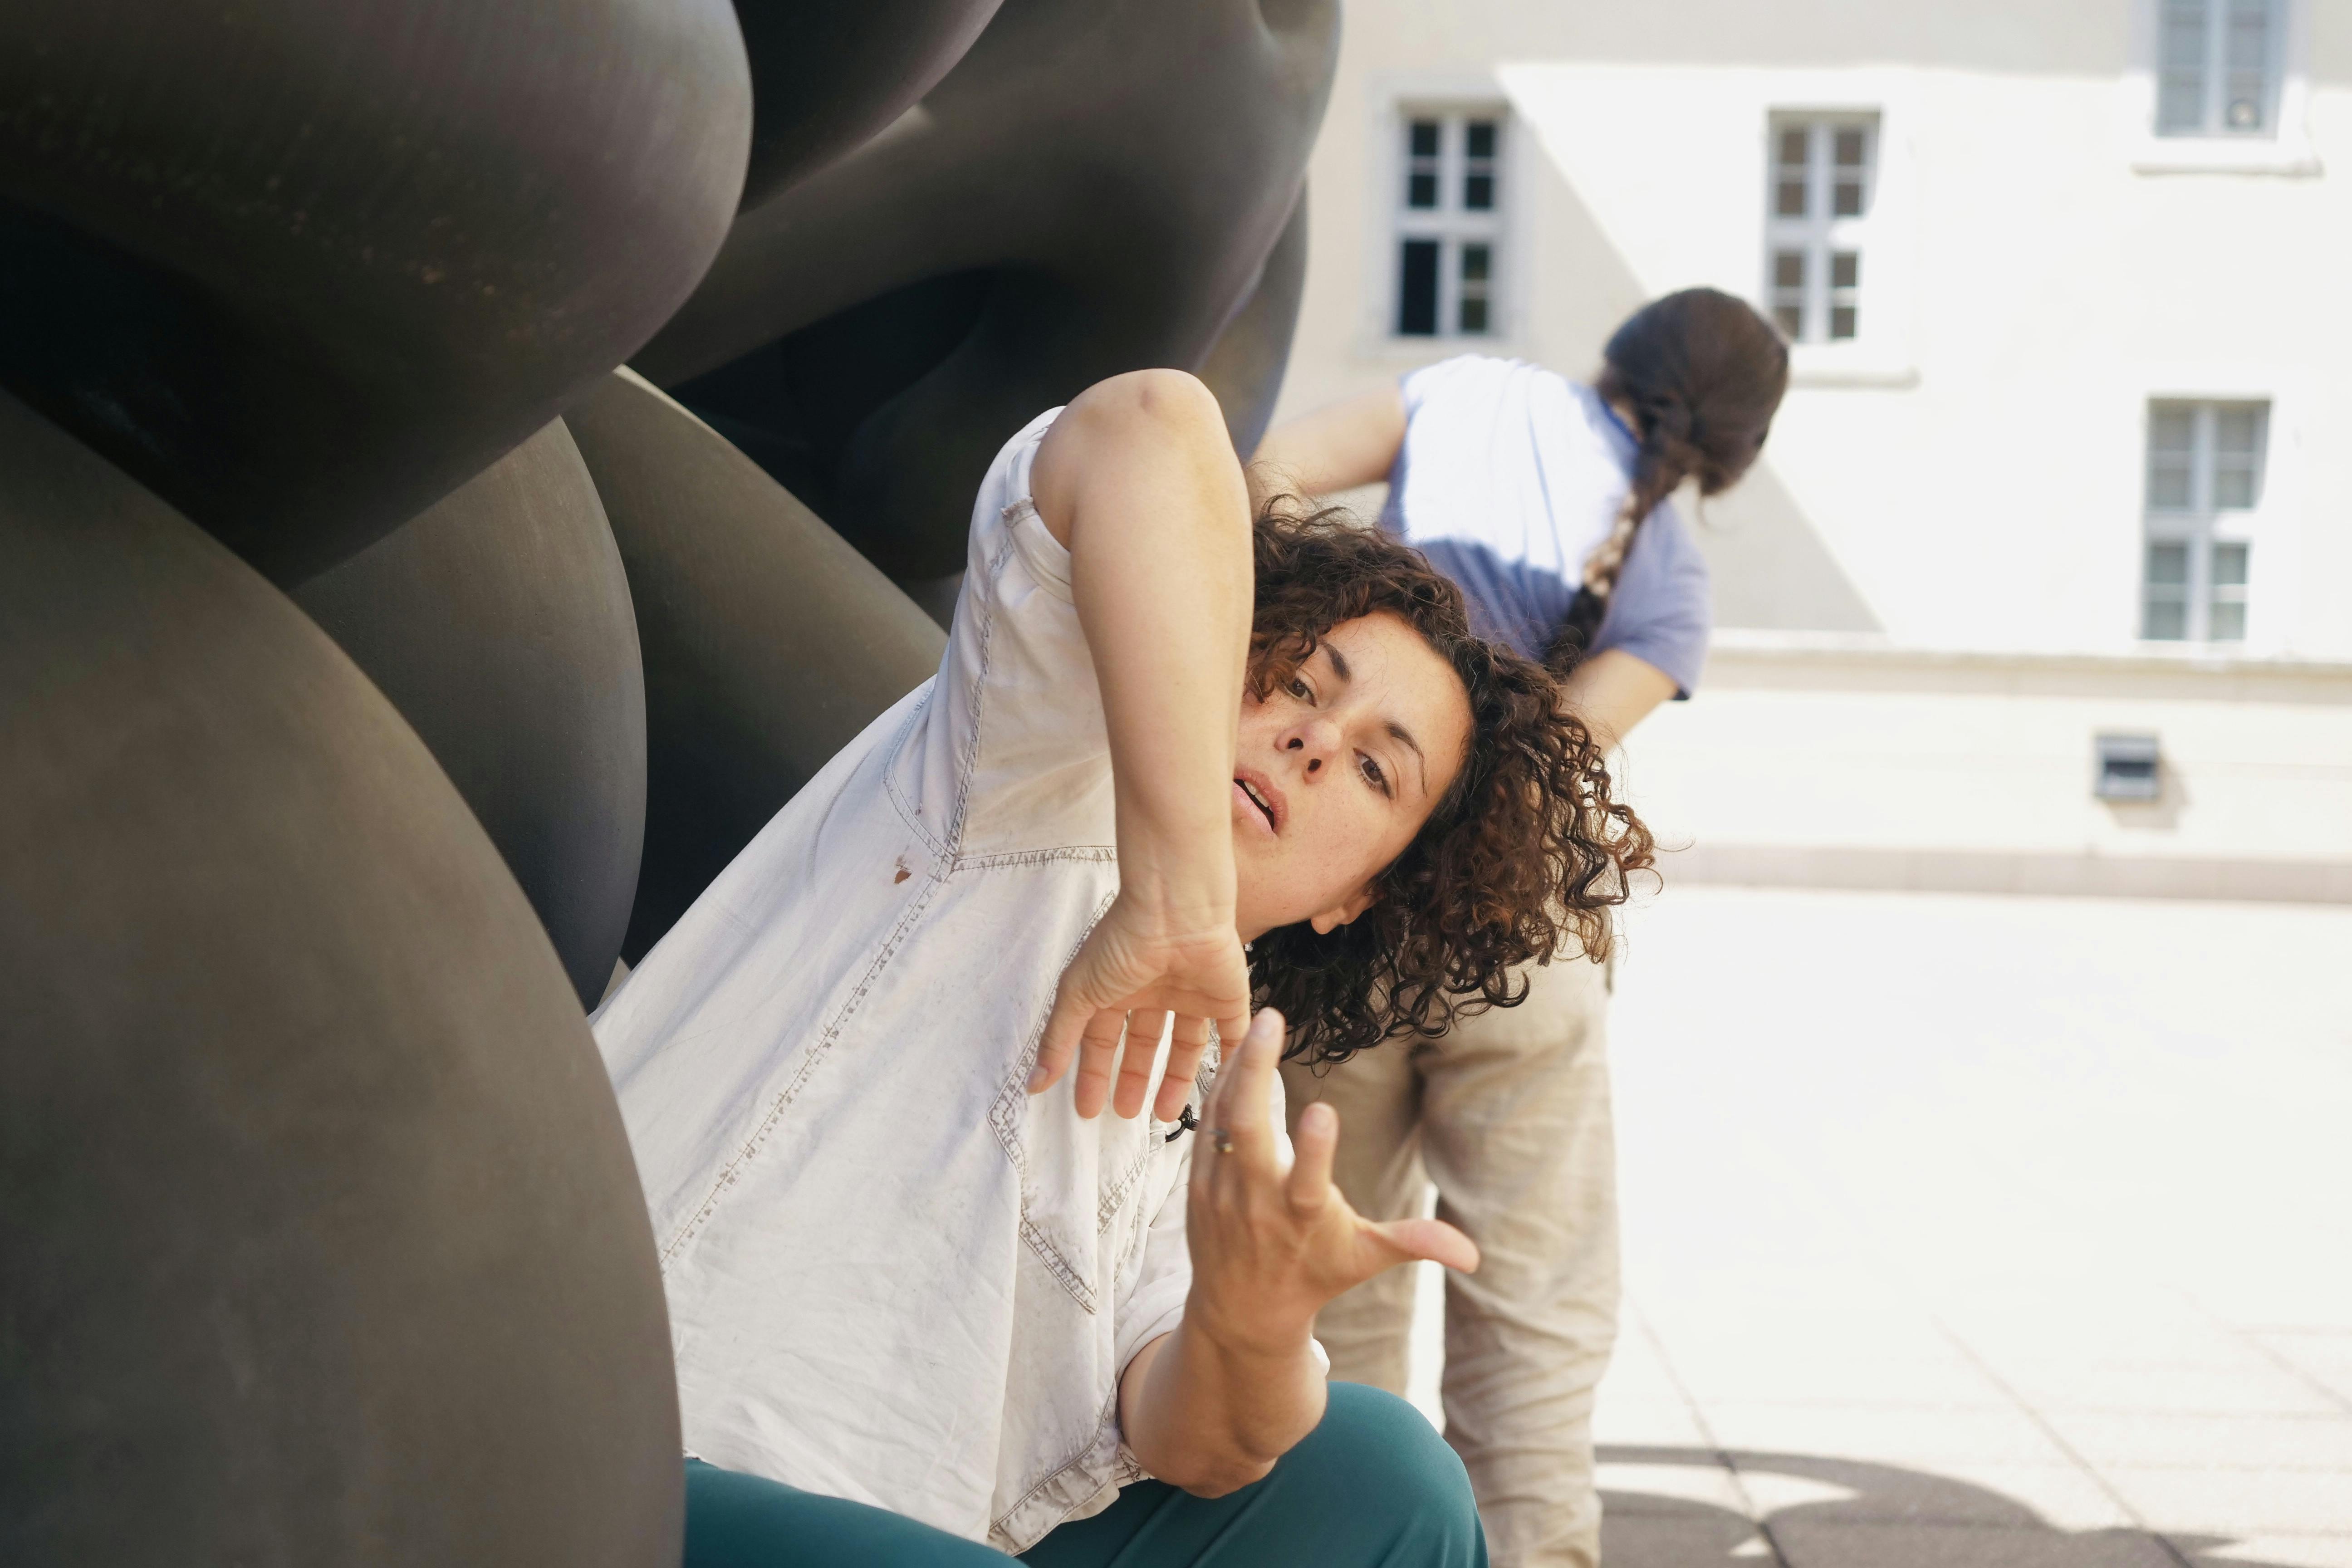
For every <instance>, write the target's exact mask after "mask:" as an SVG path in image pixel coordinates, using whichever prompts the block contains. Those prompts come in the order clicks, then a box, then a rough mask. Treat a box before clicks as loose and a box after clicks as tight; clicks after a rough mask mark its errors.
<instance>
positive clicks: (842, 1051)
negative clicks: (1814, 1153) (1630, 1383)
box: [595, 372, 1648, 1568]
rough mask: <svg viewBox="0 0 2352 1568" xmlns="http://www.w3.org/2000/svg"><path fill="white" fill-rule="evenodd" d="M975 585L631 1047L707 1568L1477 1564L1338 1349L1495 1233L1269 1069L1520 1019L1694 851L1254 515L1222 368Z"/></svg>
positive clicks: (712, 912)
mask: <svg viewBox="0 0 2352 1568" xmlns="http://www.w3.org/2000/svg"><path fill="white" fill-rule="evenodd" d="M969 559H970V566H969V571H968V573H967V575H966V578H965V583H964V587H963V591H962V596H961V600H960V601H959V603H958V605H957V608H956V614H955V619H954V625H953V627H952V629H951V631H950V637H949V643H948V649H947V653H946V655H945V657H944V658H942V660H941V663H940V671H939V673H938V675H937V676H935V677H934V678H933V679H931V680H930V681H929V682H928V683H926V684H925V685H924V686H923V687H921V688H919V689H917V690H916V691H914V692H912V693H910V694H909V695H908V697H907V698H906V699H905V700H902V701H901V702H900V703H898V706H897V707H896V708H894V709H893V710H891V711H889V712H887V713H886V714H885V715H883V716H882V717H881V718H880V719H878V720H877V721H875V723H874V724H873V725H872V726H870V727H869V728H868V729H867V730H866V732H865V733H864V734H863V735H862V736H860V737H859V738H858V739H857V740H856V742H852V743H851V744H850V746H849V747H848V748H847V749H846V750H845V751H844V752H842V753H841V754H840V755H839V756H837V757H835V759H834V760H833V762H832V763H829V764H828V765H827V766H826V768H825V769H824V771H823V772H822V773H819V774H818V776H817V777H816V778H814V780H812V781H811V782H810V784H808V786H807V787H806V788H805V789H804V790H803V791H802V793H801V794H800V795H798V796H797V797H796V798H794V799H793V802H792V803H791V804H790V805H788V806H786V807H785V809H784V810H783V811H782V813H780V814H779V815H778V816H777V817H776V818H775V820H774V821H773V822H772V823H771V824H770V825H769V826H768V827H767V828H765V829H764V830H763V831H762V832H761V835H760V836H759V837H758V838H756V839H755V840H754V841H753V842H752V843H751V845H750V846H749V847H747V848H746V849H745V850H744V851H743V853H742V854H741V855H740V857H739V858H737V859H736V861H735V862H734V863H733V864H732V865H731V866H730V867H729V868H728V869H727V870H726V871H725V872H724V873H723V874H722V875H721V876H720V877H719V879H718V880H717V881H716V882H714V883H713V884H712V886H711V887H710V889H709V890H708V891H707V892H706V893H705V894H704V895H703V897H702V898H701V899H700V900H698V902H697V903H696V904H695V906H694V908H693V909H692V910H689V911H688V914H687V915H686V917H685V918H684V919H683V920H681V921H679V922H678V924H677V927H676V928H675V929H674V930H673V931H671V932H670V933H669V934H668V935H667V936H666V937H665V938H664V939H663V940H662V942H661V943H660V944H659V945H658V946H656V948H655V950H654V951H653V952H651V953H649V954H648V955H647V956H646V961H645V963H643V964H642V965H640V966H639V967H638V969H637V970H636V971H635V973H634V974H632V975H631V976H630V978H629V979H628V981H627V982H626V983H625V984H624V985H623V986H622V988H621V989H620V990H619V991H618V992H617V993H615V994H614V996H613V998H612V999H611V1000H610V1001H609V1002H608V1003H607V1004H606V1005H605V1006H604V1008H603V1009H602V1010H601V1011H600V1013H599V1015H598V1016H597V1018H596V1020H595V1031H596V1036H597V1039H598V1041H599V1044H600V1046H601V1047H602V1048H603V1050H604V1057H605V1061H606V1065H607V1067H608V1068H609V1069H610V1071H611V1073H612V1075H613V1078H614V1084H615V1086H616V1087H617V1089H618V1090H619V1094H620V1100H621V1106H622V1110H623V1112H624V1114H625V1117H626V1119H627V1121H628V1125H629V1129H630V1134H631V1138H632V1141H633V1143H634V1146H635V1151H636V1154H637V1159H638V1163H639V1168H640V1173H641V1175H642V1177H643V1180H644V1183H645V1186H646V1195H647V1199H648V1203H649V1205H650V1207H651V1210H652V1214H653V1219H654V1225H655V1230H656V1237H657V1239H658V1241H659V1243H660V1247H661V1257H662V1266H663V1273H664V1279H665V1283H666V1286H667V1292H668V1298H669V1305H670V1315H671V1333H672V1339H673V1342H674V1346H675V1349H676V1352H677V1366H678V1384H679V1395H680V1406H681V1411H682V1415H683V1425H684V1437H685V1443H686V1447H687V1448H688V1453H689V1456H690V1458H689V1459H688V1484H687V1486H688V1489H687V1496H688V1507H687V1527H686V1528H687V1549H686V1561H687V1563H688V1564H690V1565H694V1568H734V1565H737V1564H742V1565H746V1568H748V1565H750V1564H753V1563H761V1564H765V1563H778V1562H792V1563H834V1562H843V1563H850V1562H855V1563H860V1564H877V1563H926V1564H928V1563H961V1562H966V1561H971V1562H974V1563H979V1562H985V1561H991V1560H998V1559H994V1558H993V1556H992V1554H987V1552H986V1547H984V1546H981V1545H977V1544H974V1543H977V1542H985V1543H987V1545H988V1546H992V1547H994V1548H996V1549H997V1550H998V1551H1001V1552H1017V1553H1021V1554H1023V1556H1024V1558H1025V1560H1027V1561H1029V1562H1031V1563H1039V1564H1050V1565H1052V1568H1081V1565H1087V1564H1108V1563H1111V1562H1112V1561H1113V1560H1114V1559H1116V1560H1117V1561H1118V1563H1122V1564H1128V1565H1131V1568H1158V1565H1161V1564H1169V1565H1173V1564H1194V1565H1199V1568H1217V1565H1222V1568H1244V1565H1247V1564H1255V1563H1304V1562H1313V1563H1318V1564H1328V1565H1330V1568H1349V1565H1350V1564H1363V1565H1365V1568H1370V1564H1372V1563H1395V1564H1408V1563H1410V1564H1425V1565H1428V1568H1469V1565H1472V1564H1480V1563H1484V1562H1485V1547H1484V1544H1483V1540H1482V1537H1481V1535H1480V1532H1479V1527H1478V1522H1477V1518H1476V1512H1475V1503H1474V1501H1473V1500H1472V1498H1471V1494H1470V1491H1469V1487H1468V1484H1467V1481H1466V1479H1465V1477H1464V1474H1463V1471H1462V1468H1461V1466H1460V1463H1459V1461H1458V1460H1456V1459H1454V1457H1453V1455H1452V1454H1451V1452H1450V1451H1448V1450H1447V1449H1446V1448H1445V1447H1444V1445H1443V1444H1442V1443H1440V1442H1439V1441H1438V1440H1437V1439H1436V1437H1435V1436H1434V1435H1433V1434H1432V1433H1431V1432H1430V1430H1429V1428H1428V1426H1427V1425H1426V1424H1425V1423H1423V1421H1422V1420H1421V1419H1420V1417H1419V1416H1418V1415H1415V1414H1414V1413H1413V1412H1412V1410H1411V1408H1410V1407H1409V1406H1407V1405H1403V1404H1402V1402H1400V1401H1397V1400H1395V1399H1394V1398H1392V1397H1391V1396H1389V1395H1386V1394H1380V1393H1377V1392H1376V1391H1372V1390H1363V1389H1339V1388H1328V1389H1327V1385H1326V1383H1325V1380H1324V1376H1323V1373H1324V1369H1325V1366H1326V1364H1327V1363H1326V1361H1325V1359H1324V1358H1323V1356H1322V1354H1321V1352H1320V1351H1319V1349H1318V1347H1317V1346H1316V1344H1315V1342H1314V1341H1313V1338H1312V1336H1311V1332H1310V1329H1311V1325H1312V1323H1313V1321H1314V1317H1315V1313H1316V1312H1317V1310H1318V1309H1319V1308H1321V1307H1322V1306H1323V1305H1324V1304H1325V1303H1326V1302H1327V1301H1328V1300H1330V1299H1331V1298H1332V1297H1333V1296H1335V1295H1337V1294H1339V1292H1340V1291H1342V1290H1344V1289H1348V1288H1349V1286H1352V1285H1354V1284H1356V1283H1358V1282H1359V1281H1360V1280H1363V1279H1368V1278H1370V1277H1371V1276H1372V1275H1374V1274H1376V1273H1378V1272H1379V1271H1381V1270H1382V1269H1384V1268H1390V1267H1391V1266H1392V1265H1394V1264H1396V1263H1399V1262H1402V1261H1406V1260H1409V1259H1414V1258H1433V1259H1435V1260H1437V1261H1440V1262H1443V1263H1445V1264H1447V1265H1449V1266H1452V1267H1454V1268H1475V1266H1476V1261H1477V1258H1476V1252H1475V1248H1474V1247H1471V1246H1470V1245H1469V1243H1468V1242H1467V1241H1466V1240H1465V1238H1464V1237H1462V1235H1461V1234H1460V1233H1459V1232H1458V1231H1456V1230H1454V1228H1453V1227H1451V1226H1446V1225H1444V1224H1441V1223H1439V1222H1436V1221H1433V1220H1423V1219H1413V1218H1404V1219H1399V1220H1394V1221H1390V1222H1384V1223H1373V1222H1370V1221H1368V1220H1365V1219H1363V1218H1361V1217H1360V1216H1359V1215H1356V1214H1355V1213H1354V1212H1353V1211H1352V1210H1351V1209H1349V1206H1348V1205H1347V1204H1346V1202H1345V1201H1344V1200H1342V1199H1340V1198H1339V1196H1338V1195H1337V1194H1335V1193H1334V1191H1333V1190H1332V1187H1331V1182H1330V1170H1331V1162H1332V1155H1333V1150H1334V1147H1335V1145H1336V1142H1337V1139H1338V1132H1339V1129H1338V1123H1337V1119H1336V1118H1335V1117H1333V1116H1331V1115H1330V1114H1328V1112H1327V1113H1324V1114H1321V1115H1318V1116H1313V1117H1309V1118H1308V1119H1307V1120H1306V1121H1304V1122H1302V1123H1301V1125H1300V1126H1299V1128H1298V1130H1297V1134H1296V1143H1295V1152H1294V1145H1293V1142H1292V1140H1291V1139H1290V1138H1288V1137H1286V1136H1285V1133H1284V1121H1283V1112H1282V1110H1281V1106H1280V1090H1279V1088H1278V1079H1277V1078H1276V1070H1275V1068H1276V1059H1277V1058H1279V1057H1280V1056H1281V1054H1282V1053H1283V1051H1284V1049H1285V1047H1286V1045H1288V1046H1289V1047H1291V1048H1294V1049H1298V1050H1304V1051H1307V1052H1308V1053H1310V1054H1315V1055H1318V1056H1323V1057H1339V1056H1344V1055H1346V1054H1348V1053H1349V1052H1350V1051H1352V1050H1355V1049H1358V1048H1360V1047H1364V1046H1368V1045H1371V1044H1374V1043H1376V1042H1378V1041H1380V1040H1382V1039H1387V1038H1410V1037H1424V1036H1427V1035H1430V1034H1433V1033H1435V1032H1439V1031H1442V1030H1443V1029H1444V1027H1445V1026H1446V1024H1447V1022H1448V1020H1449V1019H1450V1017H1451V1016H1453V1015H1454V1013H1455V1012H1456V1011H1458V1010H1460V1009H1462V1008H1464V1007H1465V1006H1476V1005H1486V1004H1487V1003H1490V1002H1496V1001H1508V1000H1510V996H1509V992H1508V987H1509V982H1508V979H1507V976H1508V973H1509V972H1510V970H1511V969H1512V968H1513V966H1515V965H1517V964H1522V963H1528V962H1529V961H1531V960H1536V959H1540V958H1542V957H1543V956H1545V955H1547V954H1549V953H1550V952H1553V951H1554V950H1555V949H1556V948H1558V947H1559V946H1561V945H1562V944H1563V943H1571V944H1572V943H1576V942H1583V941H1586V940H1589V939H1591V938H1592V937H1595V936H1597V935H1598V933H1599V932H1600V931H1601V930H1602V929H1603V928H1602V927H1601V924H1600V921H1601V910H1602V907H1603V906H1604V905H1606V904H1607V903H1609V902H1611V901H1612V900H1615V899H1616V898H1618V897H1619V896H1620V894H1619V891H1618V889H1619V888H1620V887H1621V885H1622V880H1623V877H1624V874H1625V871H1626V870H1627V869H1628V868H1632V867H1634V866H1638V865H1640V864H1642V863H1643V862H1644V860H1645V859H1646V857H1647V853H1648V839H1647V836H1646V835H1645V834H1644V833H1643V830H1642V829H1641V826H1640V825H1639V824H1638V823H1636V822H1635V821H1634V820H1633V818H1632V816H1630V815H1629V814H1628V813H1627V812H1626V811H1625V810H1624V808H1623V807H1622V805H1617V804H1616V803H1615V802H1614V801H1612V798H1611V796H1610V793H1609V781H1608V777H1607V774H1606V773H1604V772H1603V770H1602V767H1601V758H1600V753H1599V751H1598V748H1597V747H1596V746H1595V744H1594V742H1593V741H1592V738H1591V736H1590V735H1589V734H1587V733H1586V732H1585V731H1584V730H1583V728H1582V727H1581V726H1580V724H1578V723H1577V722H1576V721H1573V720H1571V719H1568V718H1565V717H1563V716H1561V715H1560V714H1559V711H1558V709H1557V706H1556V702H1555V699H1554V695H1553V690H1552V682H1551V679H1550V678H1549V676H1548V675H1547V674H1546V673H1545V672H1544V671H1543V669H1542V668H1540V667H1539V666H1538V665H1536V664H1534V663H1533V662H1531V661H1529V660H1527V659H1524V658H1519V657H1517V656H1516V655H1513V654H1511V653H1509V652H1507V651H1506V650H1500V649H1496V648H1495V647H1490V646H1488V645H1486V644H1485V643H1483V642H1481V641H1479V640H1477V639H1475V638H1474V637H1471V636H1470V635H1469V631H1468V627H1467V624H1466V622H1465V618H1464V612H1463V607H1462V603H1461V598H1460V595H1458V593H1457V592H1456V591H1455V590H1454V587H1453V586H1452V584H1449V583H1447V582H1446V581H1445V580H1444V578H1443V577H1441V576H1439V575H1437V574H1435V573H1433V572H1431V571H1430V570H1429V569H1428V568H1427V566H1426V565H1425V564H1423V563H1422V562H1421V561H1420V559H1419V558H1418V557H1417V556H1415V555H1413V554H1412V552H1410V551H1408V550H1405V549H1403V548H1402V547H1401V546H1399V545H1397V544H1395V543H1393V542H1390V541H1387V540H1383V539H1381V538H1380V537H1378V536H1377V535H1371V534H1367V533H1364V532H1361V531H1355V530H1352V529H1349V528H1348V527H1346V526H1345V525H1343V524H1341V523H1339V522H1337V521H1332V520H1330V519H1328V518H1325V519H1316V518H1306V519H1298V518H1293V517H1286V516H1284V515H1282V514H1280V513H1278V512H1276V511H1269V512H1268V513H1266V514H1265V515H1264V516H1262V517H1260V518H1259V519H1258V520H1257V521H1255V524H1253V521H1252V520H1251V517H1250V514H1249V507H1248V500H1247V492H1246V488H1245V486H1244V480H1243V478H1242V474H1241V470H1240V468H1239V465H1238V464H1237V462H1236V461H1235V459H1234V454H1233V452H1232V449H1231V447H1230V445H1229V443H1228V441H1227V437H1226V435H1225V428H1224V424H1223V416H1222V415H1221V413H1220V412H1219V410H1218V408H1217V405H1216V403H1215V401H1214V399H1213V397H1212V396H1211V395H1209V394H1208V392H1207V391H1206V389H1205V388H1203V387H1202V385H1201V384H1199V383H1198V382H1197V381H1195V380H1193V379H1192V377H1190V376H1186V375H1183V374H1179V373H1175V372H1145V373H1139V374H1133V375H1127V376H1121V377H1118V378H1116V379H1114V380H1111V381H1108V382H1105V383H1103V384H1099V385H1097V386H1096V387H1093V388H1091V389H1089V390H1088V391H1087V392H1086V393H1085V394H1083V395H1081V396H1079V397H1078V398H1077V399H1076V401H1075V402H1073V403H1072V404H1071V405H1069V407H1067V408H1066V409H1063V410H1056V411H1055V412H1054V413H1051V414H1047V415H1045V416H1040V417H1039V418H1038V419H1037V420H1036V421H1035V422H1034V423H1033V424H1032V425H1031V426H1029V427H1028V428H1027V429H1025V430H1024V431H1022V432H1021V433H1020V434H1019V435H1017V436H1015V437H1013V440H1012V441H1011V442H1009V443H1008V444H1007V445H1006V447H1004V449H1003V452H1002V453H1001V454H1000V455H999V457H998V458H997V460H996V463H995V465H994V467H993V468H992V469H991V471H990V473H989V476H988V479H987V480H986V481H985V483H984V484H983V485H982V491H981V495H980V497H979V499H978V500H977V502H976V504H975V506H974V508H973V519H972V532H971V552H970V557H969ZM1562 889H1567V892H1566V895H1565V897H1564V898H1563V896H1562V892H1561V890H1562ZM1269 1004H1270V1005H1269ZM1254 1007H1255V1008H1258V1009H1262V1010H1259V1011H1257V1012H1256V1016H1255V1019H1254V1020H1253V1019H1252V1018H1251V1014H1252V1011H1253V1008H1254ZM1285 1014H1287V1016H1288V1018H1289V1022H1288V1024H1286V1022H1285ZM1220 1040H1222V1042H1223V1050H1222V1059H1221V1060H1220V1059H1217V1058H1213V1057H1212V1056H1210V1055H1209V1052H1210V1051H1211V1050H1212V1048H1213V1047H1215V1046H1216V1044H1217V1042H1218V1041H1220ZM1071 1068H1075V1069H1076V1070H1075V1071H1072V1070H1070V1069H1071ZM1147 1104H1148V1105H1149V1106H1150V1114H1149V1115H1146V1114H1144V1112H1145V1109H1146V1106H1147ZM1106 1107H1108V1108H1110V1109H1112V1110H1116V1112H1117V1113H1118V1114H1117V1115H1115V1116H1113V1117H1108V1118H1106V1117H1103V1116H1102V1115H1101V1114H1100V1113H1101V1111H1102V1110H1104V1109H1105V1108H1106Z"/></svg>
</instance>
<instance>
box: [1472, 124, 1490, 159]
mask: <svg viewBox="0 0 2352 1568" xmlns="http://www.w3.org/2000/svg"><path fill="white" fill-rule="evenodd" d="M1468 141H1469V153H1470V156H1472V157H1473V158H1491V157H1493V156H1494V155H1495V122H1494V121H1491V120H1474V121H1471V122H1470V125H1469V137H1468Z"/></svg>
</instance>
